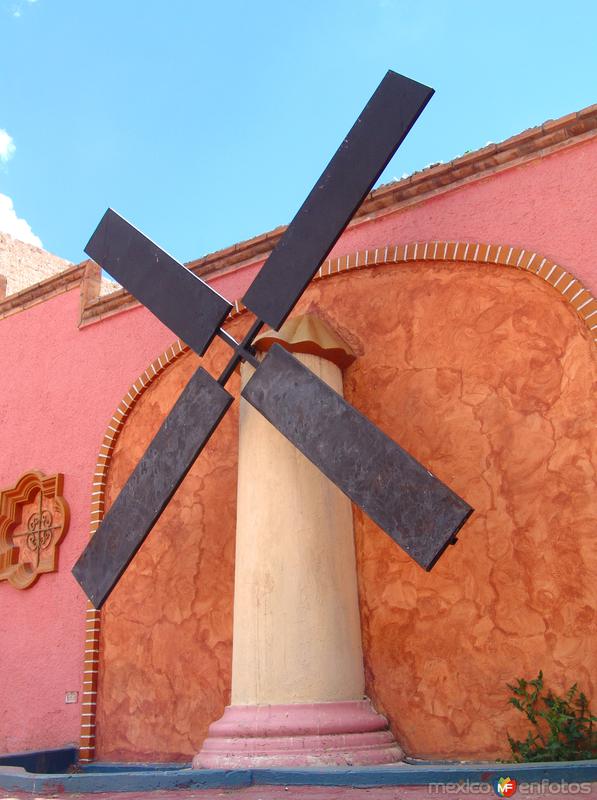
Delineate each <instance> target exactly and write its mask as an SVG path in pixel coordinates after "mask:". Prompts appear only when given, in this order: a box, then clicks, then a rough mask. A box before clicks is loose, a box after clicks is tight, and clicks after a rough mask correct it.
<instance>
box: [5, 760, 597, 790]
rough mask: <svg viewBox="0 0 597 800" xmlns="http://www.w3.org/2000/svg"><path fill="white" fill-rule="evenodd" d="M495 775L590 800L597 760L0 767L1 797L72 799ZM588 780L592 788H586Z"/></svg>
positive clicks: (422, 783) (399, 785)
mask: <svg viewBox="0 0 597 800" xmlns="http://www.w3.org/2000/svg"><path fill="white" fill-rule="evenodd" d="M500 777H509V778H512V779H514V780H515V781H517V783H518V789H517V791H516V793H515V796H519V797H520V796H523V795H527V794H528V795H534V796H543V797H545V796H551V795H555V794H576V795H581V797H591V798H597V761H595V760H593V761H575V762H559V763H547V762H544V763H539V764H496V763H494V762H491V763H470V762H468V763H454V762H450V763H438V762H414V763H410V764H400V765H392V766H384V767H354V768H352V767H326V768H308V769H307V768H301V769H297V768H294V769H290V768H288V769H251V770H228V771H226V770H206V769H204V770H194V769H190V768H188V767H187V768H184V767H183V768H181V765H179V764H170V765H165V764H160V765H158V764H107V763H103V764H102V763H93V764H90V765H86V766H85V767H83V768H80V769H78V768H75V771H72V772H67V773H63V772H54V773H34V772H28V771H27V770H26V769H25V768H24V767H19V766H6V765H3V766H0V797H4V798H8V797H31V796H32V795H33V796H35V797H39V796H46V797H47V796H56V795H59V796H61V797H64V796H65V795H66V796H68V795H76V796H77V798H79V800H83V798H89V799H90V800H91V799H92V798H94V800H101V798H102V797H104V798H107V797H116V798H118V800H126V798H129V799H130V800H139V798H141V797H146V798H148V800H166V798H167V799H168V800H188V798H201V799H202V800H211V798H216V797H220V798H222V797H232V798H239V800H241V798H245V797H246V798H251V800H252V799H253V798H259V797H262V798H263V799H264V800H266V798H267V799H268V800H270V799H271V798H274V797H276V798H292V797H297V798H298V797H304V798H309V797H311V798H314V799H315V798H324V797H325V798H330V800H335V798H346V800H349V798H359V797H365V798H366V797H379V798H383V799H384V800H385V798H399V797H400V798H405V800H406V798H412V799H413V800H415V799H418V798H423V797H437V796H438V795H444V794H455V795H467V796H470V797H495V796H497V790H496V782H497V780H498V779H499V778H500ZM591 782H596V783H594V784H593V785H592V784H591Z"/></svg>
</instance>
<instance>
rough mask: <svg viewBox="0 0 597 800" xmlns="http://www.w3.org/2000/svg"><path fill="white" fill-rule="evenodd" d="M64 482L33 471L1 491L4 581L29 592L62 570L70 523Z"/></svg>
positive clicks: (0, 575) (0, 551)
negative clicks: (62, 550) (40, 579)
mask: <svg viewBox="0 0 597 800" xmlns="http://www.w3.org/2000/svg"><path fill="white" fill-rule="evenodd" d="M63 480H64V476H63V475H61V474H60V473H58V474H57V475H50V476H46V475H44V474H43V472H38V471H36V470H33V471H31V472H26V473H25V474H24V475H21V477H20V478H19V480H18V481H17V482H16V484H15V485H14V486H13V487H12V489H5V490H4V491H2V492H0V581H8V582H9V583H10V584H11V585H12V586H14V587H15V588H16V589H28V588H29V586H31V585H32V584H33V583H34V582H35V581H36V580H37V578H38V577H39V576H40V575H41V574H42V573H43V572H55V571H56V570H57V569H58V543H59V542H60V540H61V539H62V537H63V536H64V534H65V533H66V531H67V529H68V522H69V508H68V503H67V502H66V500H65V499H64V497H63V496H62V485H63Z"/></svg>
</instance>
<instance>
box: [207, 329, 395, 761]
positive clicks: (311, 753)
mask: <svg viewBox="0 0 597 800" xmlns="http://www.w3.org/2000/svg"><path fill="white" fill-rule="evenodd" d="M273 342H278V343H279V344H281V345H282V346H284V347H286V349H288V350H290V351H292V352H293V353H294V354H295V356H296V357H297V358H298V359H299V360H300V361H302V362H303V363H304V364H305V365H306V366H307V367H309V369H311V370H312V371H313V372H314V373H315V374H316V375H317V376H319V377H320V378H321V379H322V380H324V381H326V382H327V383H328V384H329V385H330V386H331V387H332V388H333V389H334V390H335V391H337V392H338V393H340V394H341V393H342V373H341V367H343V366H346V365H347V364H349V363H350V362H351V361H352V360H354V355H353V354H352V352H351V350H350V348H349V347H348V345H347V344H346V343H345V342H343V341H342V340H341V339H340V338H339V337H338V336H337V335H336V334H335V333H334V332H333V331H332V330H331V329H330V328H329V327H328V326H327V325H325V323H323V322H322V320H320V319H318V318H316V317H313V316H305V317H297V318H293V319H292V320H289V321H288V322H287V323H286V324H285V325H284V326H283V327H282V329H281V330H280V331H279V332H268V333H266V334H262V335H261V337H259V339H258V340H257V341H256V343H255V344H256V347H257V349H258V350H261V351H264V350H266V349H268V348H269V347H270V346H271V344H272V343H273ZM252 373H253V368H252V367H250V366H249V365H248V364H243V367H242V369H241V380H242V383H243V385H244V384H245V383H246V381H247V380H248V379H249V378H250V376H251V375H252ZM402 755H403V754H402V751H401V750H400V748H399V747H398V745H397V744H396V743H395V741H394V740H393V738H392V735H391V733H390V732H389V730H388V727H387V722H386V720H385V719H384V717H382V716H380V715H379V714H377V713H376V712H375V711H374V710H373V709H372V707H371V704H370V702H369V700H367V699H366V698H365V697H364V674H363V655H362V649H361V630H360V622H359V608H358V594H357V580H356V564H355V553H354V538H353V520H352V508H351V503H350V501H349V500H348V498H347V497H346V496H345V495H344V494H342V492H340V490H339V489H337V488H336V486H334V484H333V483H331V481H329V480H328V479H327V478H325V477H324V476H323V475H322V474H321V472H320V471H319V470H318V469H317V468H316V467H314V466H313V465H312V464H311V462H309V461H308V460H307V459H306V458H305V457H304V456H303V455H302V454H301V453H299V451H298V450H297V449H296V448H295V447H294V446H293V445H292V444H290V442H288V441H287V440H286V439H285V438H284V437H283V436H282V435H281V434H280V433H279V432H278V431H277V430H276V429H275V428H274V427H273V426H272V425H271V424H270V423H269V422H268V421H267V420H266V419H265V418H264V417H263V416H262V415H261V414H260V413H259V412H257V411H256V410H255V409H254V408H253V407H252V406H250V405H249V404H248V403H247V402H245V401H244V400H241V408H240V441H239V471H238V510H237V528H236V575H235V594H234V638H233V657H232V698H231V705H230V706H229V707H228V708H227V709H226V711H225V713H224V716H223V717H222V718H221V719H220V720H218V721H217V722H215V723H213V724H212V725H211V726H210V729H209V735H208V738H207V739H206V741H205V742H204V744H203V748H202V749H201V751H200V753H199V754H198V755H197V756H196V757H195V759H194V762H193V764H194V766H195V767H219V768H235V767H250V766H293V765H296V766H306V765H318V764H383V763H394V762H396V761H399V760H401V758H402Z"/></svg>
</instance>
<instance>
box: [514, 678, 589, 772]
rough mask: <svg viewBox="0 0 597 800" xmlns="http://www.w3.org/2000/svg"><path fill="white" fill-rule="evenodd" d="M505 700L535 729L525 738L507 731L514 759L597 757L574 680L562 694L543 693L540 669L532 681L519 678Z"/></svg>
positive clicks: (586, 708) (586, 712)
mask: <svg viewBox="0 0 597 800" xmlns="http://www.w3.org/2000/svg"><path fill="white" fill-rule="evenodd" d="M506 686H507V687H508V689H510V691H511V692H512V697H510V699H509V700H508V702H509V703H511V704H512V705H513V706H514V708H517V709H518V710H519V711H522V713H523V714H524V715H525V716H526V718H527V719H528V720H529V721H530V722H532V724H533V725H534V728H533V729H532V730H530V731H529V732H528V733H527V737H526V739H524V740H521V741H516V740H515V739H513V738H512V737H511V736H510V735H509V734H508V741H509V742H510V749H511V750H512V755H513V756H514V761H519V762H520V761H580V760H581V759H586V758H597V730H593V723H594V722H597V717H596V716H594V715H593V714H591V711H590V709H589V703H588V700H587V698H586V697H585V695H584V694H583V693H582V692H580V691H579V690H578V687H577V685H576V683H575V684H574V685H573V686H571V687H570V689H568V691H567V692H566V694H565V695H564V696H563V697H559V696H558V695H557V694H554V693H553V692H552V691H551V690H549V691H548V692H547V693H546V694H541V692H543V672H539V675H538V676H537V677H536V678H535V679H534V680H532V681H526V680H524V678H519V679H518V683H517V684H516V685H514V686H512V685H511V684H509V683H507V684H506Z"/></svg>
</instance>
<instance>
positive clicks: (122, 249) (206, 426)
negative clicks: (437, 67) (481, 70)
mask: <svg viewBox="0 0 597 800" xmlns="http://www.w3.org/2000/svg"><path fill="white" fill-rule="evenodd" d="M432 94H433V90H432V89H430V88H429V87H427V86H424V85H423V84H420V83H417V82H416V81H413V80H411V79H409V78H406V77H404V76H401V75H398V74H397V73H395V72H392V71H389V72H388V73H387V74H386V76H385V77H384V78H383V80H382V81H381V83H380V84H379V86H378V88H377V89H376V91H375V92H374V94H373V95H372V97H371V99H370V100H369V102H368V103H367V105H366V106H365V108H364V109H363V111H362V113H361V115H360V116H359V117H358V119H357V121H356V122H355V124H354V126H353V127H352V129H351V130H350V132H349V133H348V135H347V137H346V138H345V139H344V141H343V142H342V144H341V145H340V147H339V149H338V151H337V152H336V154H335V155H334V156H333V158H332V160H331V161H330V163H329V164H328V166H327V167H326V169H325V170H324V172H323V174H322V175H321V177H320V178H319V180H318V181H317V183H316V184H315V186H314V188H313V189H312V190H311V192H310V194H309V195H308V197H307V199H306V200H305V202H304V203H303V205H302V206H301V208H300V209H299V211H298V212H297V214H296V216H295V217H294V219H293V220H292V222H291V223H290V225H289V226H288V228H287V229H286V231H285V233H284V235H283V236H282V237H281V239H280V241H279V242H278V244H277V245H276V247H275V248H274V250H273V251H272V253H271V255H270V256H269V258H268V259H267V261H266V262H265V264H264V265H263V267H262V268H261V270H260V272H259V273H258V275H257V277H256V278H255V279H254V281H253V283H252V284H251V286H250V287H249V289H248V291H247V292H246V294H245V296H244V297H243V303H244V305H245V306H246V307H247V308H248V309H249V310H250V311H252V312H253V314H254V315H255V317H256V320H255V322H254V323H253V324H252V325H251V327H250V329H249V331H248V332H247V334H246V335H245V337H244V338H243V339H242V341H240V342H237V341H236V340H235V339H234V338H233V337H232V336H231V335H230V334H229V333H228V332H227V331H225V330H224V329H223V328H222V325H223V323H224V321H225V319H226V317H227V316H228V314H229V312H230V311H231V309H232V305H231V303H229V302H228V301H227V300H226V299H225V298H223V297H222V296H221V295H219V294H218V293H217V292H216V291H214V289H212V288H211V287H210V286H208V284H206V283H205V282H204V281H202V280H201V279H200V278H199V277H198V276H196V275H195V274H194V273H192V272H191V271H190V270H188V269H187V268H186V267H184V266H183V265H182V264H180V263H178V262H177V261H176V260H175V259H174V258H172V257H171V256H170V255H168V254H167V253H166V252H164V251H163V250H162V249H161V248H160V247H158V246H157V245H156V244H154V243H153V242H152V241H151V240H150V239H148V238H147V237H145V236H144V235H143V234H142V233H140V232H139V231H138V230H137V229H136V228H134V227H133V226H132V225H131V224H130V223H129V222H127V221H126V220H125V219H123V218H122V217H121V216H119V215H118V214H117V213H116V212H115V211H113V210H111V209H108V211H107V212H106V213H105V215H104V216H103V218H102V220H101V221H100V223H99V225H98V227H97V229H96V231H95V233H94V234H93V236H92V237H91V239H90V241H89V243H88V244H87V247H86V248H85V252H86V253H87V254H88V255H89V256H90V257H91V258H92V259H93V260H94V261H96V262H97V263H98V264H99V265H100V266H101V267H103V268H104V269H105V270H106V271H107V272H109V273H110V275H112V276H113V277H114V278H116V279H117V280H118V281H119V282H120V283H121V284H122V285H123V286H124V287H125V288H126V289H127V290H128V291H129V292H130V293H131V294H132V295H134V296H135V297H136V298H137V299H138V300H139V301H140V302H141V303H143V305H145V306H146V307H147V308H148V309H149V310H150V311H152V312H153V313H154V314H155V315H156V316H157V317H158V318H159V319H160V320H161V321H162V322H163V323H164V324H165V325H167V326H168V327H169V328H170V329H171V330H172V331H173V332H174V333H175V334H176V335H177V336H178V337H180V338H181V339H182V340H183V341H184V342H186V344H187V345H189V347H190V348H191V349H192V350H194V351H195V352H196V353H197V354H198V355H199V356H202V355H203V354H204V353H205V352H206V350H207V348H208V347H209V345H210V343H211V342H212V341H213V339H214V337H216V336H219V337H220V338H221V339H223V340H224V341H225V342H226V344H228V345H229V346H230V347H231V348H232V350H233V355H232V356H231V358H230V361H229V362H228V364H227V365H226V367H225V368H224V370H223V372H222V374H221V375H220V376H219V378H218V379H217V380H216V379H215V378H213V377H212V376H211V375H210V374H209V373H208V372H206V371H205V370H204V369H203V368H202V367H199V369H197V371H196V372H195V373H194V374H193V376H192V377H191V379H190V380H189V382H188V384H187V385H186V387H185V388H184V390H183V391H182V393H181V395H180V397H179V398H178V400H177V402H176V403H175V405H174V407H173V409H172V411H171V412H170V414H169V415H168V416H167V418H166V419H165V421H164V423H163V424H162V426H161V427H160V429H159V431H158V433H157V434H156V436H155V438H154V439H153V441H152V442H151V443H150V445H149V447H148V448H147V450H146V452H145V454H144V455H143V457H142V458H141V460H140V461H139V463H138V464H137V466H136V468H135V470H134V471H133V473H132V475H131V476H130V478H129V480H128V481H127V483H126V484H125V486H124V487H123V489H122V491H121V492H120V494H119V495H118V497H117V498H116V500H115V501H114V503H113V505H112V506H111V507H110V509H109V511H108V513H107V514H106V516H105V517H104V519H103V521H102V523H101V525H100V527H99V528H98V530H97V531H96V533H95V534H94V536H93V537H92V539H91V541H90V543H89V544H88V546H87V547H86V549H85V550H84V552H83V553H82V555H81V557H80V558H79V560H78V561H77V563H76V564H75V566H74V568H73V574H74V575H75V577H76V578H77V580H78V581H79V583H80V584H81V586H82V587H83V589H84V590H85V592H86V593H87V595H88V597H89V599H90V600H91V602H92V603H93V605H94V606H95V607H96V608H100V607H101V606H102V605H103V603H104V602H105V600H106V599H107V597H108V596H109V594H110V592H111V591H112V589H113V588H114V586H115V585H116V583H117V582H118V580H119V579H120V577H121V575H122V574H123V572H124V571H125V570H126V568H127V566H128V564H129V563H130V561H131V560H132V558H133V557H134V555H135V553H136V552H137V550H138V549H139V547H140V546H141V544H142V543H143V541H144V540H145V538H146V537H147V535H148V534H149V532H150V531H151V529H152V528H153V526H154V525H155V523H156V521H157V520H158V518H159V516H160V514H161V513H162V511H163V510H164V508H165V507H166V506H167V504H168V502H169V500H170V499H171V497H172V496H173V494H174V492H175V491H176V489H177V488H178V486H179V485H180V484H181V482H182V481H183V479H184V477H185V475H186V474H187V472H188V471H189V469H190V468H191V466H192V465H193V463H194V461H195V459H196V458H197V457H198V455H199V453H200V452H201V450H202V449H203V447H204V446H205V445H206V443H207V442H208V440H209V438H210V436H211V435H212V433H213V432H214V431H215V429H216V428H217V426H218V424H219V422H220V421H221V419H222V417H223V416H224V414H225V413H226V411H227V410H228V408H229V407H230V405H231V403H232V401H233V397H232V395H231V394H230V393H229V392H227V391H226V389H225V385H226V383H227V381H228V380H229V378H230V377H231V375H232V373H233V372H234V370H235V369H236V367H237V365H238V364H239V363H240V362H241V361H248V362H249V363H250V364H252V365H253V366H254V367H255V373H254V374H253V376H252V377H251V378H250V380H249V381H248V382H247V384H246V385H245V387H244V389H243V390H242V392H241V394H242V396H243V397H244V398H245V400H247V401H248V402H249V403H250V404H251V405H252V406H254V407H255V408H256V409H257V410H258V411H259V412H261V413H262V414H263V415H264V416H265V417H266V419H268V420H269V422H271V423H272V425H274V426H275V427H276V428H277V429H278V430H279V431H280V432H281V433H282V434H283V435H284V436H285V437H286V438H287V439H288V440H289V441H290V442H292V443H293V444H294V445H295V446H296V447H297V448H298V449H299V450H300V451H301V452H302V453H303V454H304V455H305V456H306V457H307V458H308V459H309V460H310V461H312V462H313V464H315V465H316V466H317V467H318V468H319V469H320V470H321V472H322V473H323V474H324V475H326V476H327V477H328V478H329V479H330V480H331V481H333V483H335V484H336V485H337V486H338V487H339V488H340V489H341V490H342V491H343V492H344V493H345V494H346V495H347V496H348V497H349V498H350V499H351V500H352V501H353V502H354V503H356V504H357V505H358V506H360V507H361V508H362V509H363V510H364V511H365V513H367V514H368V515H369V516H370V517H371V519H372V520H373V521H374V522H376V523H377V524H378V525H379V526H380V527H381V528H382V529H383V530H384V531H385V532H386V533H387V534H388V535H389V536H390V537H391V538H392V539H393V540H394V541H395V542H396V543H397V544H398V545H399V546H400V547H402V548H403V549H404V550H405V552H406V553H407V554H408V555H409V556H411V557H412V558H413V559H414V560H415V561H417V562H418V563H419V564H420V565H421V566H422V567H423V568H424V569H426V570H429V569H431V568H432V566H433V565H434V563H435V562H436V561H437V559H438V558H439V557H440V555H441V554H442V553H443V551H444V550H445V548H446V547H447V545H448V544H450V543H452V542H454V541H455V536H456V533H457V532H458V530H459V529H460V528H461V527H462V525H463V524H464V522H465V521H466V520H467V519H468V517H469V516H470V514H471V513H472V508H471V507H470V506H469V505H468V504H467V503H466V502H465V501H464V500H462V498H460V497H459V496H458V495H456V494H455V493H454V492H453V491H452V490H451V489H450V488H449V487H447V486H446V485H445V484H444V483H442V482H441V481H440V480H438V479H437V478H436V477H435V476H434V475H432V474H431V473H430V472H429V471H428V470H427V469H426V468H425V467H424V466H422V465H421V464H420V463H418V462H417V461H416V460H415V459H414V458H413V457H412V456H410V455H409V454H408V453H407V452H406V451H405V450H403V449H402V448H401V447H400V446H399V445H398V444H396V443H395V442H394V441H392V440H391V439H390V438H389V437H388V436H386V435H385V434H384V433H383V432H382V431H380V430H379V429H378V428H377V427H376V426H375V425H373V424H372V423H371V422H370V421H369V420H368V419H367V418H366V417H364V416H363V415H362V414H360V412H359V411H357V410H356V409H355V408H353V407H352V406H351V405H350V404H349V403H347V402H346V401H345V400H344V398H343V397H341V396H340V395H339V394H337V393H336V392H334V391H333V390H332V389H331V388H330V387H329V386H328V385H327V384H326V383H324V382H323V381H321V380H320V379H319V378H317V377H316V376H315V375H314V374H313V373H312V372H311V371H310V370H309V369H308V368H307V367H305V366H304V365H303V364H301V363H300V362H299V361H298V360H297V359H296V358H295V357H294V356H292V355H291V354H290V353H289V352H287V351H286V350H284V349H283V348H282V347H281V346H279V345H273V346H272V348H271V349H270V350H269V352H268V354H267V355H266V357H265V358H264V360H263V361H259V360H258V359H257V358H256V356H255V351H254V349H253V347H252V343H253V341H254V339H255V337H256V336H257V334H258V333H259V331H260V330H261V328H262V327H263V325H264V324H268V325H269V326H271V328H273V329H274V330H278V329H279V328H280V326H281V325H282V324H283V322H284V320H285V319H286V318H287V317H288V315H289V314H290V312H291V311H292V309H293V308H294V306H295V305H296V303H297V301H298V300H299V298H300V297H301V295H302V294H303V292H304V290H305V289H306V287H307V285H308V284H309V282H310V281H311V279H312V278H313V276H314V275H315V273H316V272H317V270H318V269H319V267H320V266H321V264H322V263H323V261H324V260H325V259H326V257H327V256H328V254H329V252H330V251H331V249H332V248H333V246H334V244H335V243H336V242H337V240H338V239H339V237H340V235H341V234H342V232H343V231H344V229H345V227H346V226H347V225H348V223H349V222H350V220H351V218H352V216H353V215H354V213H355V212H356V210H357V209H358V207H359V206H360V204H361V203H362V202H363V200H364V198H365V197H366V195H367V194H368V193H369V191H370V190H371V189H372V187H373V186H374V184H375V182H376V181H377V179H378V178H379V176H380V175H381V173H382V172H383V170H384V169H385V167H386V166H387V164H388V162H389V161H390V159H391V158H392V156H393V155H394V153H395V152H396V150H397V149H398V147H399V146H400V144H401V143H402V141H403V140H404V138H405V137H406V135H407V134H408V132H409V131H410V129H411V127H412V126H413V125H414V123H415V122H416V120H417V118H418V117H419V115H420V114H421V112H422V111H423V109H424V108H425V106H426V105H427V103H428V102H429V100H430V98H431V96H432Z"/></svg>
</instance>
